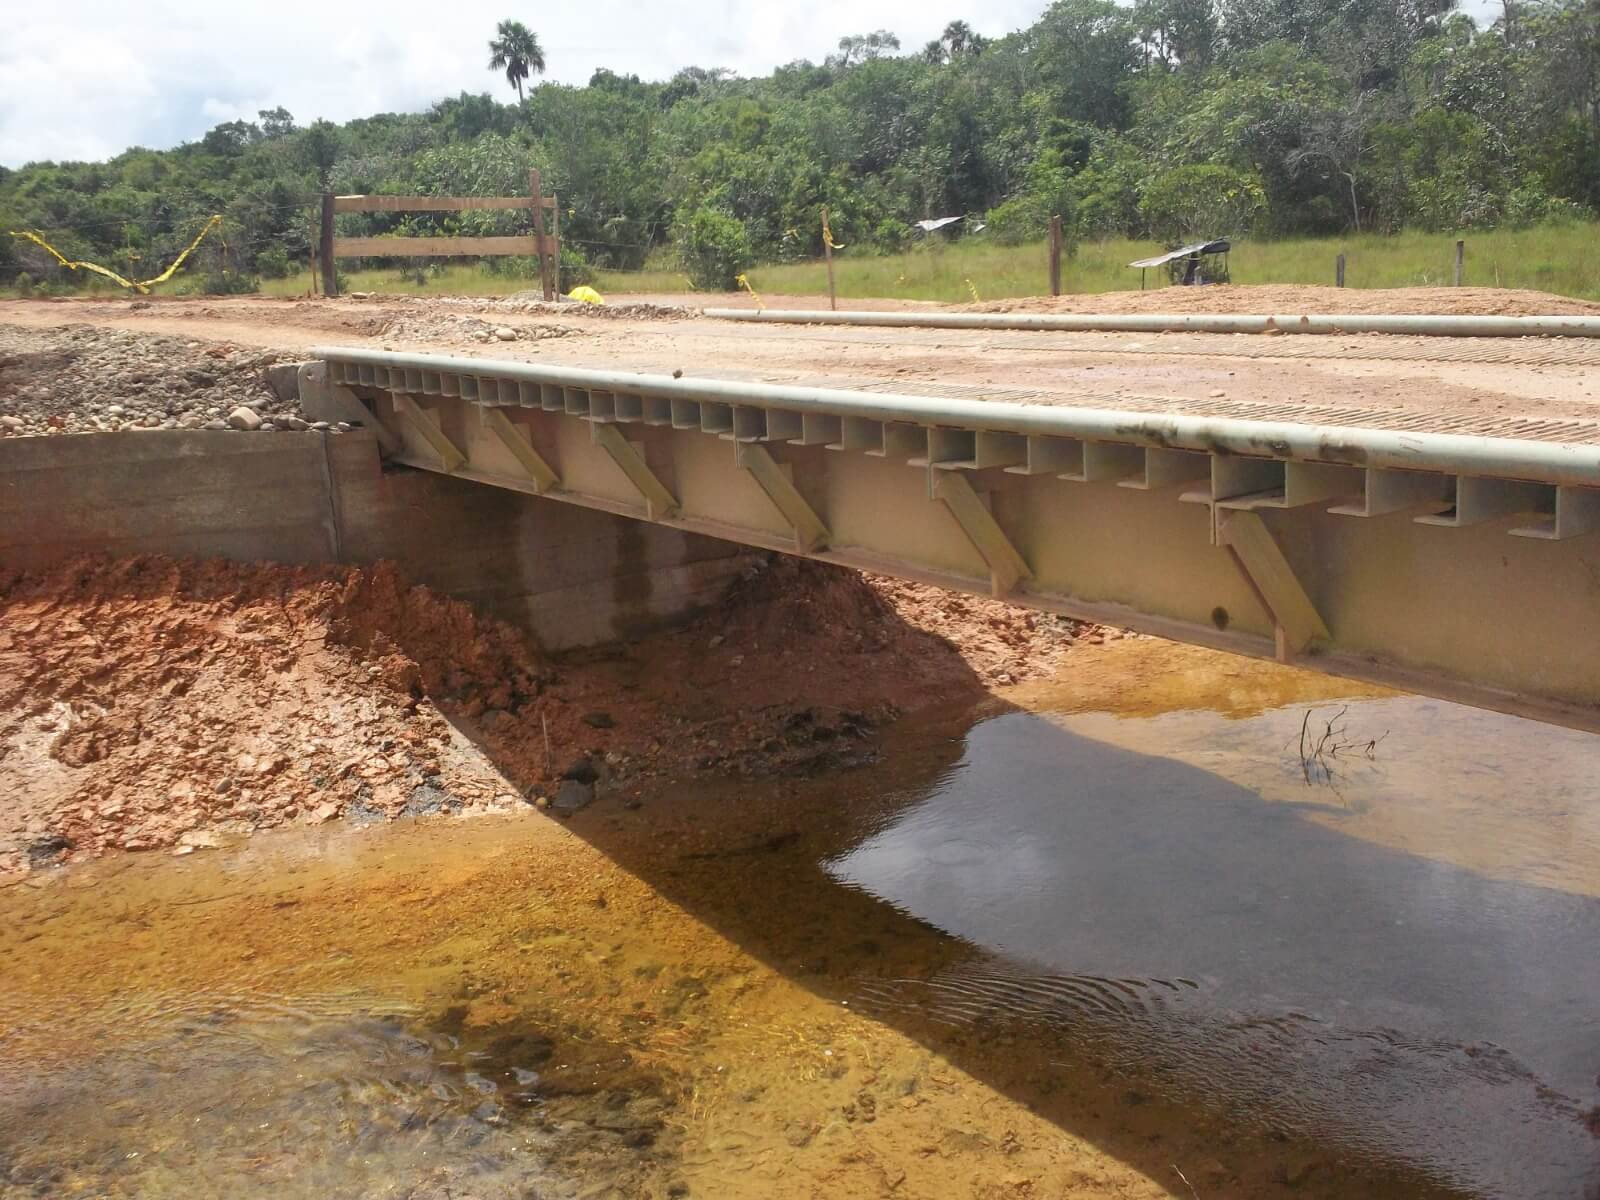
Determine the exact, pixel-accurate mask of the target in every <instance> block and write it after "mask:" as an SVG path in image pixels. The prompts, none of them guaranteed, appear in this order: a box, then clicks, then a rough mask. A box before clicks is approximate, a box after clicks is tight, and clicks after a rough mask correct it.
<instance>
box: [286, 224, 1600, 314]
mask: <svg viewBox="0 0 1600 1200" xmlns="http://www.w3.org/2000/svg"><path fill="white" fill-rule="evenodd" d="M1459 236H1461V237H1463V238H1465V240H1466V243H1467V265H1466V283H1467V284H1468V285H1470V286H1474V287H1511V288H1533V289H1536V290H1539V291H1545V292H1554V293H1556V294H1558V295H1564V296H1576V297H1580V298H1582V299H1588V300H1600V224H1567V225H1550V226H1541V227H1538V228H1535V229H1521V230H1511V229H1508V230H1492V231H1488V232H1476V233H1472V232H1469V233H1463V234H1461V235H1459ZM1455 241H1456V237H1455V235H1451V234H1439V233H1402V234H1398V235H1395V236H1389V237H1385V236H1382V235H1378V234H1360V235H1351V236H1347V237H1340V238H1300V239H1292V240H1285V241H1276V242H1266V241H1259V242H1256V241H1252V242H1241V243H1239V245H1238V247H1237V248H1236V249H1235V250H1234V251H1233V253H1232V255H1231V256H1230V260H1229V266H1230V269H1231V271H1232V276H1233V281H1234V282H1235V283H1242V284H1265V283H1285V284H1332V283H1333V270H1334V265H1333V264H1334V258H1335V256H1336V255H1338V254H1340V253H1343V254H1344V255H1345V257H1346V268H1345V282H1346V285H1347V286H1349V287H1353V288H1389V287H1427V286H1438V285H1444V284H1449V283H1450V282H1452V280H1453V278H1454V261H1455ZM1158 251H1159V247H1158V246H1156V245H1155V244H1154V243H1152V242H1133V241H1107V242H1086V243H1084V244H1083V245H1081V246H1079V247H1078V251H1077V253H1076V254H1075V255H1074V256H1073V257H1072V258H1071V259H1069V260H1067V261H1064V262H1063V264H1062V287H1063V289H1064V290H1065V291H1068V292H1076V293H1096V292H1112V291H1125V290H1129V289H1137V288H1138V286H1139V272H1138V271H1135V270H1131V269H1129V267H1128V266H1127V263H1129V262H1130V261H1132V260H1133V259H1135V258H1142V257H1144V256H1146V255H1150V254H1154V253H1157V252H1158ZM834 266H835V271H836V274H837V277H838V290H839V295H840V296H843V297H881V298H895V299H903V300H939V301H945V302H951V303H961V302H966V301H970V300H973V299H975V298H976V299H979V300H1002V299H1005V298H1007V297H1011V296H1037V295H1040V294H1043V293H1045V292H1047V291H1048V290H1049V278H1048V274H1047V268H1046V254H1045V247H1044V245H1043V243H1036V244H1031V245H1024V246H1000V245H996V244H995V243H992V242H985V241H982V240H980V239H976V238H974V239H969V240H966V241H963V242H958V243H954V244H946V243H943V242H930V243H928V244H927V245H925V246H923V247H920V248H918V249H916V250H913V251H912V252H910V253H907V254H897V255H870V254H860V255H856V254H852V253H851V252H850V251H844V252H843V253H841V254H840V255H839V256H838V257H837V258H836V259H835V263H834ZM1158 275H1159V272H1155V271H1152V272H1150V281H1149V282H1150V286H1152V287H1154V286H1156V285H1157V284H1158V282H1161V280H1158V279H1157V276H1158ZM749 279H750V284H751V286H752V287H753V288H754V289H755V290H756V291H757V292H758V293H761V292H767V293H771V294H773V295H799V296H805V295H826V294H827V290H828V276H827V270H826V268H825V267H824V265H823V264H822V263H821V262H803V263H792V264H786V265H779V266H767V267H756V268H754V269H753V270H751V271H750V273H749ZM347 286H348V288H349V290H352V291H368V292H386V293H392V292H419V293H421V294H423V295H426V294H428V293H438V294H442V295H477V296H502V295H508V294H510V293H512V292H519V291H524V290H528V289H531V288H535V287H537V286H538V283H537V280H531V279H512V278H506V277H503V276H496V275H490V274H487V273H486V272H484V271H482V270H481V269H479V268H478V267H476V266H470V265H459V264H454V265H451V266H449V267H447V268H445V270H444V271H443V272H442V273H441V274H439V275H436V276H434V277H432V278H431V279H430V280H429V282H428V285H427V286H426V287H422V288H419V287H418V286H417V285H416V283H415V281H414V280H413V279H411V278H410V277H408V276H404V275H402V274H401V273H400V272H398V271H395V270H384V271H353V272H350V273H349V275H348V283H347ZM595 286H596V287H597V288H598V289H599V290H600V291H601V292H602V293H612V292H615V293H621V292H685V291H689V290H690V288H689V282H688V279H687V278H686V277H685V276H684V275H683V274H682V273H680V272H677V271H674V270H652V271H642V272H641V271H630V272H615V271H602V272H601V273H600V276H599V278H598V279H597V281H596V283H595ZM309 287H310V277H309V275H307V274H304V273H302V274H301V275H299V276H297V277H294V278H290V279H282V280H267V281H264V282H263V283H262V285H261V290H262V291H263V292H264V293H267V294H271V295H303V294H305V293H306V291H307V290H308V289H309Z"/></svg>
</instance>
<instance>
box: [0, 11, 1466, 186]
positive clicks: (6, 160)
mask: <svg viewBox="0 0 1600 1200" xmlns="http://www.w3.org/2000/svg"><path fill="white" fill-rule="evenodd" d="M1488 3H1489V0H1469V3H1468V4H1467V6H1466V7H1467V8H1468V10H1469V11H1474V10H1481V9H1483V8H1485V7H1487V5H1488ZM1044 7H1045V0H982V2H981V3H975V2H974V0H945V2H944V3H943V4H939V5H931V4H929V3H928V2H927V0H809V2H808V3H806V4H778V3H775V2H774V0H743V2H742V3H737V4H736V3H733V2H732V0H654V2H651V3H642V2H640V0H633V2H631V3H630V2H626V0H584V2H583V3H573V2H572V0H545V3H542V4H536V5H530V6H528V8H527V10H526V11H523V12H518V11H517V8H516V5H515V4H513V3H511V2H510V0H451V2H450V3H446V4H439V3H437V0H428V2H427V3H424V2H422V0H383V2H382V3H380V4H363V5H353V4H349V3H344V4H340V3H336V2H330V0H320V2H317V3H312V2H311V0H223V2H222V3H201V2H200V0H187V2H183V3H179V2H177V0H135V2H134V3H129V0H54V2H51V3H39V2H37V0H35V2H33V3H30V4H27V5H18V6H17V8H16V9H13V10H12V11H11V13H10V14H8V16H7V19H6V23H5V28H4V33H3V35H0V165H5V166H17V165H19V164H21V163H24V162H29V161H31V160H35V159H42V158H54V159H89V160H94V159H103V158H107V157H109V156H111V155H113V154H116V153H118V152H119V151H121V150H123V149H126V148H127V147H128V146H135V145H142V146H153V147H158V148H159V147H167V146H172V145H176V144H177V143H179V142H183V141H188V140H192V139H194V138H197V137H199V136H200V135H201V134H203V133H204V132H205V131H206V130H207V129H210V128H211V127H212V126H213V125H216V124H218V123H220V122H222V121H229V120H233V119H235V118H238V117H243V118H247V119H249V120H254V119H255V116H256V113H257V111H258V110H260V109H263V108H274V107H277V106H278V105H282V106H283V107H285V108H287V109H288V110H289V111H290V112H292V113H293V114H294V115H295V119H296V120H297V121H299V122H300V123H301V124H305V123H307V122H309V121H311V120H314V119H315V118H317V117H326V118H328V119H330V120H334V121H343V120H347V119H348V118H350V117H358V116H367V115H369V114H371V113H375V112H394V111H404V110H415V109H420V108H425V107H426V106H427V105H428V104H430V103H432V102H433V101H434V100H436V99H438V98H439V97H440V96H445V95H454V94H455V93H456V92H459V91H461V90H462V89H463V88H465V89H468V90H472V91H483V90H485V89H493V90H496V91H499V92H502V93H506V94H509V93H508V92H507V88H506V84H505V81H504V79H502V78H500V77H498V76H491V75H490V73H489V72H488V71H487V70H486V69H485V68H484V63H485V62H486V61H487V58H488V55H487V52H486V50H485V44H486V43H487V41H488V39H489V37H490V36H491V35H492V34H493V33H494V26H495V22H496V21H498V20H500V19H502V18H505V17H519V18H520V19H522V20H524V21H525V22H526V23H527V24H528V25H529V26H530V27H531V28H533V29H534V30H535V32H537V33H538V35H539V40H540V42H541V43H542V44H543V46H544V52H545V59H546V61H547V62H548V63H549V73H548V78H550V79H554V80H557V81H559V82H563V83H583V82H585V81H586V80H587V79H588V78H589V75H590V73H591V72H592V71H593V70H594V69H595V68H596V67H602V66H603V67H609V68H611V69H612V70H613V71H617V72H619V73H627V72H636V73H637V74H639V75H641V76H643V77H645V78H647V79H661V78H666V77H668V76H670V75H672V73H673V72H675V71H677V70H678V69H679V68H681V67H686V66H701V67H731V68H733V69H734V70H735V71H737V72H738V73H740V74H741V75H752V74H761V73H765V72H767V71H770V70H771V69H772V68H773V67H774V66H776V65H777V64H779V63H784V62H789V61H790V60H792V59H796V58H810V59H814V60H820V59H821V58H822V57H823V56H824V55H826V54H827V53H828V52H829V50H830V49H832V47H833V45H834V43H836V42H837V41H838V39H839V37H840V35H841V34H846V33H860V32H866V31H868V30H872V29H878V28H884V29H890V30H892V31H894V33H896V34H897V35H898V36H899V38H900V40H901V42H902V43H903V44H904V45H905V46H907V47H913V46H920V45H921V44H922V43H924V42H926V41H927V40H928V39H929V38H931V37H934V36H935V35H937V33H938V32H939V30H940V29H942V28H943V27H944V24H945V22H946V21H948V20H950V19H951V18H953V17H956V16H963V15H965V19H966V20H967V21H968V22H969V23H970V24H971V25H972V26H973V27H974V28H976V29H977V30H978V31H979V32H980V33H985V34H990V35H997V34H1002V33H1006V32H1008V31H1010V30H1012V29H1015V28H1018V27H1019V26H1022V25H1026V24H1028V23H1030V22H1031V21H1032V20H1033V19H1034V18H1035V17H1036V16H1037V15H1038V14H1039V13H1040V12H1041V11H1042V10H1043V9H1044ZM973 14H977V15H973ZM446 18H448V19H446Z"/></svg>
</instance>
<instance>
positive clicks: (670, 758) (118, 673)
mask: <svg viewBox="0 0 1600 1200" xmlns="http://www.w3.org/2000/svg"><path fill="white" fill-rule="evenodd" d="M1115 636H1118V635H1117V634H1115V633H1113V632H1111V631H1106V630H1100V629H1097V628H1095V627H1092V626H1084V625H1080V624H1076V623H1073V622H1068V621H1064V620H1059V619H1056V618H1051V617H1047V616H1041V615H1039V614H1035V613H1029V612H1024V611H1022V610H1019V609H1014V608H1011V607H1009V606H1006V605H1003V604H1000V603H997V602H994V601H989V600H984V599H978V598H973V597H966V596H960V595H956V594H953V593H947V592H943V591H940V590H938V589H933V588H926V587H920V586H918V585H913V584H907V583H902V582H896V581H890V580H883V579H875V578H869V577H865V576H861V575H859V574H856V573H854V572H850V571H846V570H842V569H839V568H834V567H829V566H825V565H823V564H817V563H809V562H802V561H797V560H792V559H784V558H774V559H772V560H771V561H770V562H767V563H765V564H764V565H763V566H762V567H761V568H760V569H759V570H755V571H753V572H752V573H751V575H750V576H749V577H747V578H746V579H745V580H744V581H743V582H742V583H741V585H740V586H739V587H737V588H736V589H735V590H734V592H733V594H731V595H730V596H729V597H728V599H727V601H726V602H725V603H724V605H723V606H722V607H721V608H720V609H718V610H716V611H714V612H712V613H709V614H707V615H706V616H704V617H703V618H702V619H700V620H699V621H697V622H696V623H695V624H693V625H692V626H690V627H688V628H686V629H683V630H680V631H677V632H674V633H670V634H665V635H661V636H657V637H654V638H650V639H646V640H644V641H641V642H638V643H633V644H629V645H623V646H617V647H613V648H610V649H608V650H606V651H603V652H590V653H587V654H583V655H575V656H567V657H564V658H560V659H554V660H552V659H544V658H540V657H539V656H537V655H536V654H535V653H534V652H533V651H532V650H531V649H530V647H529V646H528V644H527V643H526V642H525V641H524V640H523V639H522V638H521V637H520V636H519V635H518V634H517V633H516V631H515V630H513V629H512V628H510V627H509V626H506V625H504V624H501V623H498V622H495V621H491V620H487V619H485V618H483V617H480V616H478V615H477V614H475V613H474V612H473V611H472V609H471V608H470V607H468V606H467V605H465V604H462V603H460V602H457V601H454V600H450V599H446V598H444V597H441V596H438V595H435V594H433V593H432V592H429V591H428V590H427V589H424V588H417V587H410V586H408V585H407V584H406V582H405V581H404V580H402V579H401V578H400V577H399V576H398V574H397V573H396V572H395V571H394V570H393V569H390V568H387V567H383V566H380V567H378V568H374V569H371V570H355V569H345V568H325V569H294V568H287V567H279V566H270V565H248V566H245V565H238V564H232V563H223V562H217V561H208V562H178V561H173V560H169V559H161V558H140V559H128V560H121V561H115V562H105V561H85V562H79V563H75V564H72V565H70V566H67V567H63V568H61V569H58V570H56V571H53V572H50V573H48V574H45V575H41V576H11V577H0V797H4V801H3V806H0V881H3V880H11V881H15V880H16V879H19V878H21V877H23V876H24V875H26V874H27V873H28V872H29V871H31V870H35V869H38V868H40V867H43V866H47V865H49V864H52V863H55V862H58V861H62V860H70V859H74V858H81V857H87V856H92V855H95V854H98V853H100V852H102V851H104V850H106V849H111V848H124V849H155V848H159V847H169V846H172V847H177V848H178V850H179V852H186V851H187V850H189V849H192V848H198V847H203V846H209V845H215V844H218V842H219V841H220V840H223V839H227V838H231V837H238V836H244V835H247V834H248V833H250V832H252V831H254V830H258V829H263V828H270V827H273V826H278V825H284V824H288V823H293V822H320V821H326V820H331V819H333V818H335V817H341V816H342V817H349V818H354V819H373V820H376V819H382V818H388V817H394V816H397V815H401V814H415V813H424V812H431V811H439V810H447V811H448V810H458V809H482V808H489V807H497V806H510V805H517V804H523V803H533V802H538V803H540V804H541V806H545V805H548V804H553V805H554V806H555V808H556V809H557V811H561V810H563V809H568V808H575V807H578V806H581V805H582V804H583V803H584V802H586V800H587V799H588V798H589V797H590V796H592V795H593V794H594V792H595V791H596V790H599V791H618V792H622V793H624V794H625V795H629V796H636V795H638V794H639V793H640V792H641V790H642V789H643V787H644V786H645V785H646V784H647V783H649V782H650V781H653V780H662V779H666V778H678V777H685V776H692V775H693V774H694V773H696V772H705V771H714V772H724V773H736V774H747V775H760V774H766V773H771V772H781V771H805V772H809V771H815V770H821V769H827V768H830V767H834V766H842V765H848V764H850V763H853V762H859V761H865V760H867V759H869V758H870V757H871V756H872V755H873V754H874V731H875V730H876V729H877V728H878V727H879V726H881V725H882V724H883V723H884V722H885V721H887V720H889V719H891V718H892V717H893V716H894V715H896V714H898V713H901V712H905V711H910V710H913V709H916V708H920V707H925V706H928V705H930V704H936V703H941V702H946V701H958V700H961V699H963V698H968V697H971V696H973V695H975V694H977V693H978V692H980V691H981V690H982V689H984V688H985V687H989V686H995V685H1004V684H1007V683H1010V682H1013V681H1021V680H1022V679H1025V678H1027V677H1029V676H1031V675H1036V674H1039V673H1042V672H1047V671H1049V670H1052V669H1053V668H1054V667H1055V666H1056V665H1057V663H1058V662H1059V661H1060V658H1061V656H1062V655H1063V654H1065V653H1067V652H1068V651H1069V650H1070V648H1071V646H1072V644H1073V643H1074V641H1076V640H1083V639H1089V640H1093V641H1100V640H1103V639H1105V638H1108V637H1115ZM954 637H959V639H960V641H959V645H958V644H957V643H956V642H954V641H952V640H949V639H951V638H954Z"/></svg>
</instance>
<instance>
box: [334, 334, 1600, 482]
mask: <svg viewBox="0 0 1600 1200" xmlns="http://www.w3.org/2000/svg"><path fill="white" fill-rule="evenodd" d="M312 353H313V354H314V355H316V356H317V357H318V358H322V359H325V360H329V361H333V362H345V363H352V364H356V365H366V366H382V367H388V368H390V369H391V370H393V369H395V368H400V369H404V370H423V371H433V372H443V373H447V374H457V375H467V376H474V377H477V376H486V377H493V378H498V379H515V380H519V381H527V382H529V383H538V384H551V385H555V386H559V387H571V388H583V389H586V390H591V391H603V392H611V393H623V394H625V395H637V396H658V397H666V398H673V397H676V398H679V399H683V400H694V401H710V402H713V403H719V404H742V405H754V406H757V407H765V408H781V409H789V410H792V411H795V412H802V413H804V412H817V413H829V414H836V415H839V416H851V417H864V418H867V419H869V420H874V421H899V422H904V423H908V424H915V425H924V426H943V427H950V428H957V429H973V430H989V431H994V432H1001V433H1020V434H1032V435H1039V436H1047V437H1066V438H1078V439H1082V440H1085V441H1096V442H1122V443H1129V444H1133V445H1140V446H1155V447H1163V448H1167V449H1177V450H1197V451H1202V452H1204V453H1209V454H1239V455H1246V456H1253V457H1259V458H1278V459H1293V460H1300V461H1306V462H1324V463H1337V464H1342V465H1346V466H1358V467H1386V468H1393V469H1398V470H1410V471H1437V472H1442V473H1445V474H1456V475H1477V476H1483V477H1488V478H1505V479H1522V480H1528V481H1531V482H1537V483H1552V484H1565V485H1568V486H1573V487H1600V444H1587V443H1578V442H1540V441H1527V440H1521V439H1515V438H1498V437H1482V436H1476V435H1466V434H1453V433H1423V432H1417V431H1414V430H1388V429H1366V428H1359V427H1344V426H1331V425H1310V424H1299V423H1296V422H1290V421H1255V420H1245V419H1241V418H1236V417H1208V416H1195V415H1191V414H1184V413H1135V412H1126V411H1120V410H1118V409H1117V408H1115V407H1114V405H1115V401H1116V398H1115V397H1103V399H1104V400H1105V401H1106V402H1107V407H1104V408H1100V407H1079V406H1076V405H1070V406H1069V405H1058V404H1016V403H1011V402H1006V401H998V400H996V401H989V400H963V399H951V398H949V397H943V396H917V395H910V394H883V393H878V392H860V391H847V390H844V389H841V388H820V387H799V386H795V385H792V384H772V383H759V382H753V381H730V380H723V379H694V378H690V377H683V378H675V377H673V376H670V375H650V374H637V373H634V372H629V371H603V370H592V369H589V368H584V367H557V366H547V365H544V364H533V363H526V362H509V361H505V360H500V359H488V358H455V357H451V356H447V355H434V354H406V353H399V352H394V351H386V350H363V349H352V348H341V347H327V348H318V349H315V350H313V351H312ZM1087 399H1092V400H1098V399H1102V398H1101V397H1087Z"/></svg>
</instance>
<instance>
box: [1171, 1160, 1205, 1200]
mask: <svg viewBox="0 0 1600 1200" xmlns="http://www.w3.org/2000/svg"><path fill="white" fill-rule="evenodd" d="M1172 1169H1173V1170H1174V1171H1178V1164H1177V1163H1173V1164H1172ZM1178 1178H1179V1179H1181V1180H1183V1186H1184V1187H1186V1188H1188V1189H1189V1195H1191V1196H1193V1197H1194V1200H1200V1193H1199V1192H1197V1191H1195V1190H1194V1184H1192V1183H1190V1182H1189V1177H1188V1176H1187V1175H1185V1174H1184V1173H1183V1172H1182V1171H1178Z"/></svg>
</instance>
